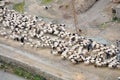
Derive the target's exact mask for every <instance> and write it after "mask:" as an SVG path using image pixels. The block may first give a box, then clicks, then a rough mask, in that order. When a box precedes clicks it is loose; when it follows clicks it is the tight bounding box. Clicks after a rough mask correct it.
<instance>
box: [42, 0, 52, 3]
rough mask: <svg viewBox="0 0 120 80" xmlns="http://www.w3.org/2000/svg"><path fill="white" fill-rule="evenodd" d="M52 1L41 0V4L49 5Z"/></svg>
mask: <svg viewBox="0 0 120 80" xmlns="http://www.w3.org/2000/svg"><path fill="white" fill-rule="evenodd" d="M52 1H53V0H42V1H41V3H42V4H47V3H50V2H52Z"/></svg>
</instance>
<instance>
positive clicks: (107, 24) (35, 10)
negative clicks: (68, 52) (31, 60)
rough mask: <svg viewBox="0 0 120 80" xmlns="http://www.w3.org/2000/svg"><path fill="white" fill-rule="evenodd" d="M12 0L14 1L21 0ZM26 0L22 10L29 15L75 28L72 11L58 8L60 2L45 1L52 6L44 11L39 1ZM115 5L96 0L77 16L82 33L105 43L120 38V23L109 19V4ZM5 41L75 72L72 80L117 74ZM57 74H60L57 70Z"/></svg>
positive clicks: (104, 79) (112, 79)
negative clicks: (49, 2)
mask: <svg viewBox="0 0 120 80" xmlns="http://www.w3.org/2000/svg"><path fill="white" fill-rule="evenodd" d="M14 1H16V2H17V1H20V0H14ZM26 1H27V2H26V7H25V11H26V12H27V13H28V14H31V15H37V16H39V17H42V18H44V19H45V20H46V21H53V22H57V23H65V24H66V25H67V27H66V28H67V29H69V30H70V31H74V28H73V24H74V23H73V19H72V17H71V16H72V14H71V13H68V12H66V11H67V10H63V11H61V10H58V4H60V3H61V2H59V3H51V4H46V5H47V6H52V7H51V8H49V9H48V10H45V9H44V8H43V6H44V5H43V4H40V2H39V0H26ZM116 5H117V4H114V3H112V2H111V1H110V0H99V1H98V2H97V3H95V4H94V5H93V6H92V7H91V8H90V9H89V10H88V11H87V12H85V13H81V14H79V15H77V20H78V22H79V24H78V26H79V28H80V29H82V34H81V35H83V36H86V37H88V38H94V39H95V40H97V41H99V42H101V41H102V43H106V44H111V43H112V44H115V41H116V40H120V23H119V22H118V23H117V22H111V18H112V14H111V7H113V6H116ZM68 11H69V10H68ZM0 41H1V42H3V43H4V39H2V38H0ZM5 41H6V43H11V44H9V45H11V46H14V47H16V46H17V47H18V48H20V49H22V50H26V51H28V52H32V53H34V56H38V57H39V58H41V59H42V60H43V61H45V60H47V61H46V63H48V64H50V65H54V67H55V68H58V69H64V70H65V71H66V72H69V74H74V75H73V76H72V77H73V78H74V77H75V80H76V77H77V78H78V79H77V80H84V78H85V80H116V78H117V77H118V76H120V71H119V70H112V69H108V68H95V67H94V66H85V65H84V64H79V65H72V64H71V63H69V61H67V60H65V61H63V60H61V59H60V57H55V56H53V55H51V54H50V52H49V50H48V49H34V48H33V49H32V48H30V47H28V46H25V47H23V48H24V49H23V48H21V47H20V46H19V44H18V43H15V42H14V43H13V41H11V40H10V41H9V40H5ZM41 56H42V57H41ZM71 72H72V73H71ZM103 73H104V74H103ZM113 74H114V75H113ZM58 75H62V74H59V72H58ZM79 76H80V77H79ZM81 78H82V79H81Z"/></svg>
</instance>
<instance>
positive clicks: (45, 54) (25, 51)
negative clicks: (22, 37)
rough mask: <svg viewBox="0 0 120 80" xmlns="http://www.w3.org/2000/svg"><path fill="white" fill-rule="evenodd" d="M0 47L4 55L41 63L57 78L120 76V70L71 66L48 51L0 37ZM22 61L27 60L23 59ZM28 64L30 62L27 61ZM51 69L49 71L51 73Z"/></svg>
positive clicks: (98, 79) (100, 79)
mask: <svg viewBox="0 0 120 80" xmlns="http://www.w3.org/2000/svg"><path fill="white" fill-rule="evenodd" d="M3 45H5V46H12V47H13V48H14V49H15V50H14V49H13V48H12V49H11V50H12V52H11V51H8V50H7V47H6V49H5V48H3V47H2V46H3ZM0 46H1V47H0V50H1V52H3V53H4V54H6V52H7V51H8V53H9V55H11V56H16V58H19V56H17V54H15V53H16V52H19V54H21V55H22V56H28V57H29V58H30V59H31V60H32V59H33V60H34V64H41V63H42V64H41V65H40V66H45V65H47V67H46V70H49V69H51V68H52V69H53V71H54V72H55V73H56V75H58V76H59V77H64V76H67V78H69V80H116V79H117V77H119V75H120V70H115V69H109V68H95V67H94V66H93V65H89V66H86V65H84V64H83V63H80V64H77V65H73V64H71V62H70V61H68V60H62V59H61V58H60V56H53V55H51V54H50V50H49V49H44V48H41V49H40V48H38V49H36V48H32V47H29V46H28V45H25V46H20V44H19V43H18V42H15V41H13V40H8V39H4V38H2V37H0ZM24 60H27V59H26V58H25V59H24ZM29 62H31V61H30V60H29ZM37 62H38V63H37ZM52 69H51V70H50V71H52ZM51 73H52V72H51ZM103 73H104V74H103ZM113 74H114V75H113Z"/></svg>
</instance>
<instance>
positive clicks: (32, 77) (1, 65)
mask: <svg viewBox="0 0 120 80" xmlns="http://www.w3.org/2000/svg"><path fill="white" fill-rule="evenodd" d="M0 69H2V70H4V71H7V72H10V73H13V74H16V75H18V76H21V77H23V78H25V79H28V80H46V79H45V78H44V77H42V76H39V75H37V74H33V73H30V72H28V71H26V70H25V69H23V68H21V67H17V66H15V65H14V66H13V65H12V64H11V63H6V62H4V61H0Z"/></svg>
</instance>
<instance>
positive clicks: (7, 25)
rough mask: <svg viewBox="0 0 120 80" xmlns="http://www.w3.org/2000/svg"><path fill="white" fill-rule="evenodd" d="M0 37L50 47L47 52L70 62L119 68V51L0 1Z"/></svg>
mask: <svg viewBox="0 0 120 80" xmlns="http://www.w3.org/2000/svg"><path fill="white" fill-rule="evenodd" d="M0 23H1V26H0V36H2V37H4V38H7V39H12V40H15V41H19V42H20V43H21V45H25V44H28V45H30V46H31V47H35V48H41V47H42V48H50V50H51V54H53V55H60V56H61V58H62V59H64V60H69V61H71V62H72V63H73V64H77V63H84V64H85V65H89V64H92V65H94V66H95V67H109V68H116V69H120V50H119V49H117V47H115V46H114V45H111V46H107V45H106V44H100V43H97V42H96V41H93V40H91V39H87V38H85V37H83V36H80V35H79V34H76V33H70V32H68V31H66V29H65V25H64V24H55V23H52V22H50V23H46V22H45V21H43V20H42V19H40V18H38V17H37V16H31V15H28V14H20V13H19V12H16V11H14V10H9V9H7V8H6V7H5V1H2V0H0Z"/></svg>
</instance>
